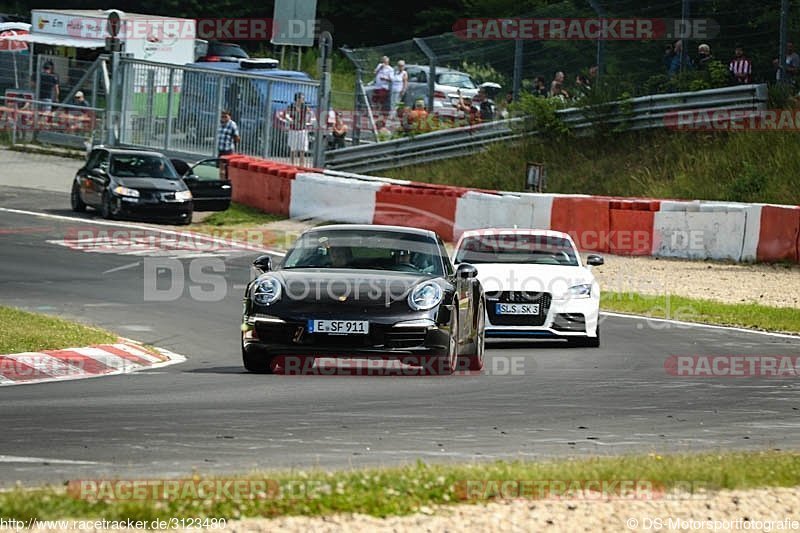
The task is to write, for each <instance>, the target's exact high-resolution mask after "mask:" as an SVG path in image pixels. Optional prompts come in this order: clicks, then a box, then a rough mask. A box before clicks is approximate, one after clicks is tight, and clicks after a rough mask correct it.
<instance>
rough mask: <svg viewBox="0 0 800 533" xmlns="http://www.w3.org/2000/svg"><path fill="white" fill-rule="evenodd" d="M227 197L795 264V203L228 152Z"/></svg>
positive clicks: (436, 226)
mask: <svg viewBox="0 0 800 533" xmlns="http://www.w3.org/2000/svg"><path fill="white" fill-rule="evenodd" d="M229 175H230V177H231V179H232V180H233V182H234V183H233V195H234V196H233V199H234V201H237V202H241V203H244V204H246V205H251V206H253V207H257V208H259V209H263V210H264V211H267V212H271V213H276V214H283V215H287V216H291V217H293V218H314V219H321V220H336V221H340V222H351V223H374V224H396V225H403V226H412V227H418V228H427V229H431V230H434V231H436V232H437V233H438V234H439V235H440V236H441V237H442V238H443V239H445V240H449V241H452V240H455V239H457V238H458V237H459V236H460V235H461V233H462V232H463V231H466V230H469V229H477V228H484V227H514V226H516V227H520V228H540V229H553V230H559V231H564V232H566V233H569V234H570V235H572V237H573V239H574V240H575V242H576V244H577V245H578V247H579V248H580V249H582V250H584V251H597V252H608V253H613V254H621V255H653V256H660V257H677V258H687V259H725V260H733V261H792V262H800V206H787V205H768V204H744V203H725V202H710V201H669V200H654V199H647V198H615V197H602V196H587V195H579V194H538V193H512V192H502V191H481V190H473V189H466V188H461V187H450V186H442V185H432V184H428V183H415V182H411V181H406V180H394V179H389V178H380V177H374V176H366V175H362V174H353V173H349V172H337V171H330V170H324V171H320V170H315V169H299V168H296V167H291V166H288V165H283V164H279V163H274V162H271V161H264V160H260V159H255V158H249V157H244V156H232V157H231V165H230V168H229Z"/></svg>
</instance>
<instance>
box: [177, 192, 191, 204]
mask: <svg viewBox="0 0 800 533" xmlns="http://www.w3.org/2000/svg"><path fill="white" fill-rule="evenodd" d="M175 199H176V200H179V201H181V202H186V201H189V200H191V199H192V191H178V192H176V193H175Z"/></svg>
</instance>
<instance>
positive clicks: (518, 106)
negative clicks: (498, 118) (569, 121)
mask: <svg viewBox="0 0 800 533" xmlns="http://www.w3.org/2000/svg"><path fill="white" fill-rule="evenodd" d="M565 107H567V104H566V103H565V102H564V101H563V100H561V99H559V98H542V97H541V96H534V95H532V94H527V93H523V94H522V95H520V98H519V100H518V101H517V102H514V103H512V104H511V105H509V107H508V109H509V112H510V114H511V116H516V117H526V118H527V119H528V120H527V121H526V123H525V126H524V128H525V130H527V131H538V132H540V133H541V134H543V135H545V136H548V137H549V136H557V137H562V136H568V135H570V134H571V133H570V130H569V128H568V127H567V125H566V124H564V121H562V120H561V118H559V116H558V114H557V113H556V111H557V110H559V109H563V108H565Z"/></svg>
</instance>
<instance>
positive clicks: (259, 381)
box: [0, 156, 800, 486]
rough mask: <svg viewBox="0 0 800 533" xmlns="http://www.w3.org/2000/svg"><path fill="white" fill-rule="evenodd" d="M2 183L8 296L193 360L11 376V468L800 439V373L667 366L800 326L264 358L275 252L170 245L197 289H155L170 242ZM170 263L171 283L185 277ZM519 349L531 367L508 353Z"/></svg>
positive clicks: (367, 459) (75, 472) (620, 329)
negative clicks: (260, 350)
mask: <svg viewBox="0 0 800 533" xmlns="http://www.w3.org/2000/svg"><path fill="white" fill-rule="evenodd" d="M37 157H42V156H37ZM72 164H73V165H74V166H77V165H78V163H77V162H73V163H72ZM69 171H74V169H71V170H69ZM2 183H3V180H1V179H0V207H2V208H5V209H0V304H2V305H11V306H16V307H20V308H23V309H26V310H32V311H39V312H45V313H51V314H56V315H59V316H64V317H68V318H72V319H77V320H81V321H84V322H87V323H91V324H94V325H97V326H100V327H103V328H107V329H109V330H112V331H114V332H116V333H118V334H120V335H122V336H125V337H130V338H134V339H136V340H138V341H142V342H145V343H148V344H152V345H155V346H159V347H163V348H166V349H169V350H172V351H174V352H176V353H179V354H182V355H185V356H186V357H187V358H188V360H187V362H185V363H183V364H179V365H175V366H171V367H167V368H164V369H161V370H158V371H152V372H149V371H145V372H140V373H136V374H129V375H122V376H113V377H107V378H99V379H91V380H79V381H70V382H63V383H59V382H56V383H47V384H41V385H21V386H12V387H5V388H2V389H0V420H2V431H0V486H9V485H12V484H13V483H15V482H16V481H18V480H19V481H22V482H23V483H24V484H35V483H39V482H53V483H61V482H63V481H65V480H68V479H85V478H92V479H97V478H102V477H112V476H113V477H129V478H137V479H141V478H144V477H148V478H155V477H167V476H170V477H172V476H184V475H189V474H191V473H192V472H194V471H197V472H200V473H204V472H205V473H242V472H248V471H251V470H254V469H272V468H288V467H296V468H314V467H322V468H347V467H350V466H364V465H396V464H402V463H408V462H413V461H415V460H417V459H422V460H424V461H439V462H444V461H472V460H491V459H498V458H505V459H539V458H545V457H563V456H580V455H607V454H621V453H647V452H658V453H668V452H688V451H703V450H705V451H717V450H722V449H745V448H746V449H793V448H796V447H797V445H798V443H799V442H800V417H798V415H799V414H800V396H799V395H798V388H799V387H798V385H799V384H798V380H797V377H789V378H786V377H784V378H775V377H772V378H770V377H761V378H757V377H751V378H724V377H718V378H685V377H675V376H672V375H670V374H669V373H668V372H667V371H666V370H665V368H664V365H665V362H666V360H667V359H668V358H669V357H670V356H671V355H729V354H736V355H744V354H772V355H793V356H797V355H800V338H788V337H781V336H768V335H762V334H757V333H751V332H743V331H737V330H731V329H719V328H706V327H699V326H685V325H678V324H672V323H667V322H657V321H648V320H642V319H636V318H628V317H619V316H606V317H604V318H603V322H602V331H603V344H602V347H601V348H599V349H566V348H564V347H562V346H560V345H558V344H556V343H540V344H517V343H514V344H497V343H490V344H489V345H488V349H487V365H486V366H487V372H486V373H485V374H484V375H480V376H448V377H409V376H402V377H398V376H393V377H381V376H357V377H351V376H281V375H253V374H247V373H245V372H244V371H243V369H242V366H241V358H240V353H239V345H238V342H239V341H238V337H239V325H240V318H241V298H242V287H243V286H244V284H245V283H246V282H247V280H248V279H249V276H250V270H249V265H250V262H251V261H252V259H253V258H254V257H255V255H257V254H256V253H254V252H251V251H249V252H234V253H225V254H223V256H222V257H217V258H206V260H208V261H210V263H209V264H212V263H211V262H213V265H219V264H224V271H223V272H220V273H219V275H220V276H223V277H224V280H225V281H224V288H222V286H220V285H218V286H217V289H218V291H217V292H216V293H210V292H209V290H210V287H213V284H208V283H206V284H205V285H204V284H203V283H198V282H197V281H198V278H197V277H195V278H194V281H193V280H192V279H188V278H189V277H190V275H189V262H190V261H191V258H180V259H174V258H173V259H171V260H172V261H173V262H172V263H169V264H171V265H173V266H174V264H175V261H177V262H180V264H182V265H184V266H185V267H186V268H185V269H184V277H181V278H178V279H180V280H182V281H184V282H185V283H184V285H185V287H184V289H185V290H184V291H183V292H182V293H181V295H180V296H179V297H177V298H176V299H173V300H169V301H153V298H152V295H150V296H148V291H147V290H146V286H147V283H146V280H145V274H144V272H145V263H146V262H147V261H159V260H160V261H169V260H170V258H163V257H162V258H161V259H154V258H152V257H147V256H146V255H130V254H117V253H92V252H88V251H85V250H74V249H71V248H69V247H66V246H62V245H59V244H57V243H54V242H48V241H59V240H62V239H64V238H73V237H75V236H76V235H78V234H79V233H78V232H79V231H99V230H100V229H114V228H113V227H110V226H95V225H93V224H92V223H91V221H97V220H98V218H97V217H95V215H94V213H92V212H91V211H90V212H89V213H87V214H85V215H75V214H74V213H72V212H71V211H70V210H69V199H68V195H67V194H66V190H67V187H66V186H64V187H63V188H62V189H61V190H62V191H63V192H56V191H53V190H41V189H47V188H48V187H42V188H40V189H39V190H36V189H30V188H19V187H11V186H8V184H7V183H6V184H5V185H2ZM17 183H18V182H17ZM49 188H50V189H56V188H57V187H49ZM9 209H17V210H23V211H36V212H42V213H47V214H50V215H56V216H58V217H61V216H64V217H70V219H62V218H45V217H37V216H33V215H30V214H24V213H17V212H11V211H9ZM126 231H127V230H126ZM198 261H199V260H198ZM601 268H602V267H601ZM209 271H210V269H209ZM163 275H164V274H163V273H162V274H158V275H157V277H158V278H159V280H160V281H158V282H157V283H158V284H159V285H157V288H161V289H162V290H164V288H165V287H167V286H168V285H169V284H168V283H167V285H164V283H166V280H165V279H161V278H162V277H163ZM206 281H207V280H206ZM190 286H194V289H195V290H201V291H206V292H205V293H203V295H201V298H206V299H207V300H209V301H199V299H201V298H198V297H197V296H198V293H197V292H195V294H194V296H193V295H192V294H191V293H190V290H191V287H190ZM149 287H150V289H152V287H151V286H149ZM513 365H517V366H515V368H516V369H517V370H516V371H514V372H508V371H504V370H505V369H507V368H509V367H510V366H513Z"/></svg>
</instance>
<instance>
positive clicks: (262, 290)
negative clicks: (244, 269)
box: [253, 278, 281, 305]
mask: <svg viewBox="0 0 800 533" xmlns="http://www.w3.org/2000/svg"><path fill="white" fill-rule="evenodd" d="M280 297H281V283H280V281H278V280H277V279H275V278H264V279H262V280H260V281H257V282H256V285H255V287H253V302H255V303H257V304H259V305H270V304H273V303H275V302H277V301H278V300H279V299H280Z"/></svg>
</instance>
